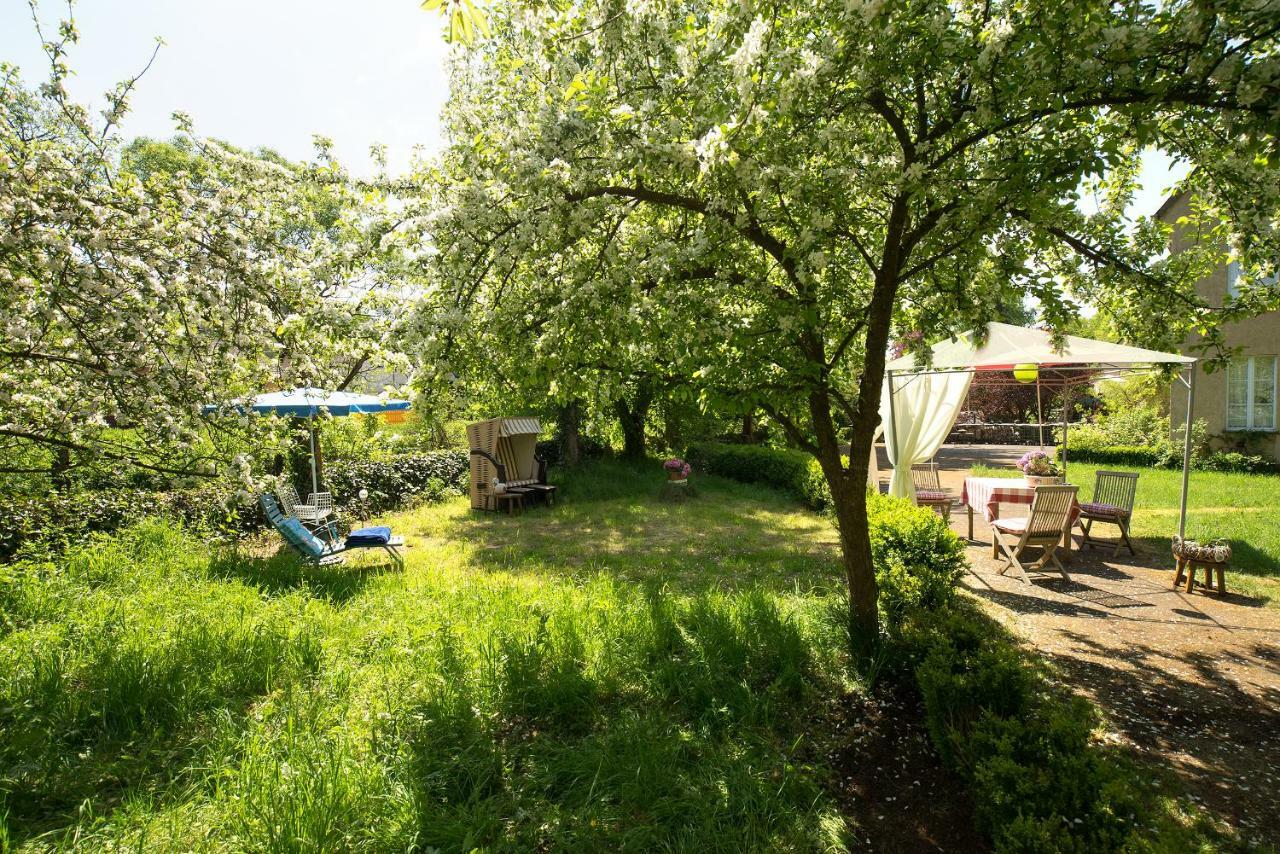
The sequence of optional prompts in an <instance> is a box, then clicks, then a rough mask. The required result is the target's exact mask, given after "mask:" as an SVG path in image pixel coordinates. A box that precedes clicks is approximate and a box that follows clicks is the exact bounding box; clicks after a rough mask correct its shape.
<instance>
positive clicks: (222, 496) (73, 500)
mask: <svg viewBox="0 0 1280 854" xmlns="http://www.w3.org/2000/svg"><path fill="white" fill-rule="evenodd" d="M325 476H326V478H327V481H328V486H329V489H330V491H331V492H332V493H333V497H334V503H335V504H336V505H337V506H338V507H339V509H340V510H341V509H343V508H347V507H350V506H352V505H353V504H355V502H356V501H358V500H359V499H358V494H359V492H360V490H361V489H362V488H363V489H367V490H368V491H369V499H368V502H367V509H368V510H370V511H371V512H375V513H376V512H382V511H385V510H389V509H392V508H395V507H400V506H403V505H404V504H406V503H408V502H409V501H410V500H413V499H415V498H418V497H421V496H424V495H425V496H428V497H432V498H435V497H439V496H440V495H442V494H444V493H445V492H446V491H448V490H453V489H465V488H466V486H467V479H468V477H469V462H468V455H467V452H466V451H437V452H432V453H426V454H411V455H406V456H402V457H396V458H393V459H391V460H388V461H386V462H373V461H357V460H341V461H334V462H331V463H330V464H329V465H328V466H326V467H325ZM147 516H159V517H164V518H169V519H174V520H177V521H179V522H181V523H182V524H183V525H184V526H185V527H187V528H190V529H192V530H194V531H197V532H199V533H201V534H203V535H206V536H210V537H219V538H234V537H236V536H239V535H242V534H245V533H249V532H252V531H255V530H259V529H261V528H262V527H263V526H264V525H265V520H264V519H263V518H262V513H261V510H260V509H259V507H258V505H257V502H253V501H250V502H247V503H246V502H242V501H241V500H239V499H237V497H236V494H235V492H234V491H232V490H229V489H228V488H227V487H226V486H225V485H216V486H207V487H204V488H201V489H194V490H182V491H177V492H148V491H146V490H136V489H135V490H115V491H106V490H94V491H82V492H73V493H67V494H58V493H52V494H49V495H43V496H38V497H34V498H28V497H17V496H0V560H5V559H7V558H9V557H11V556H12V555H13V554H14V553H15V552H16V551H17V550H18V549H19V548H20V547H21V546H22V545H23V544H25V543H43V544H46V545H48V546H51V547H53V548H62V547H65V545H67V544H68V543H74V542H76V541H78V540H81V539H83V538H84V537H85V536H86V535H87V534H90V533H95V532H110V531H115V530H117V529H119V528H123V527H125V526H126V525H129V524H132V523H133V522H137V521H138V520H140V519H142V518H144V517H147Z"/></svg>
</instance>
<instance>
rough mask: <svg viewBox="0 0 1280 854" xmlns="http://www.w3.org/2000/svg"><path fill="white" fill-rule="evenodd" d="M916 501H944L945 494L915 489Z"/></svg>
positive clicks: (945, 498) (931, 490)
mask: <svg viewBox="0 0 1280 854" xmlns="http://www.w3.org/2000/svg"><path fill="white" fill-rule="evenodd" d="M916 499H917V500H919V501H946V500H947V494H946V493H945V492H938V491H936V490H933V489H917V490H916Z"/></svg>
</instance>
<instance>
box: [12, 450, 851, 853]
mask: <svg viewBox="0 0 1280 854" xmlns="http://www.w3.org/2000/svg"><path fill="white" fill-rule="evenodd" d="M658 486H659V481H658V476H657V475H655V474H654V473H653V472H648V473H645V474H641V473H638V472H637V471H636V470H634V469H631V468H627V467H625V466H621V465H616V464H610V465H604V464H602V465H600V466H596V467H595V468H594V469H592V470H591V471H589V472H586V473H584V474H581V475H578V476H577V477H575V478H574V479H573V480H571V481H570V482H567V483H565V484H564V488H563V490H562V491H563V493H564V495H565V500H564V501H562V503H561V505H560V506H558V507H556V508H554V509H552V510H550V511H543V510H537V511H534V512H531V513H528V514H526V515H524V516H521V517H516V518H508V517H499V516H495V515H479V514H473V513H472V512H471V511H470V510H469V509H468V508H467V503H466V501H465V499H461V498H459V499H453V500H450V501H448V502H446V503H444V504H441V505H435V506H430V507H424V508H422V509H419V510H417V511H413V512H408V513H402V514H398V515H395V516H392V517H390V518H389V520H388V521H389V522H390V524H391V525H392V526H393V527H394V529H395V530H396V531H397V532H400V533H404V534H406V535H407V537H408V541H409V544H410V548H409V549H408V554H407V557H408V563H407V568H406V570H405V572H404V573H399V572H394V571H384V570H383V569H380V568H377V567H376V566H372V565H370V566H355V567H351V566H348V567H339V568H333V569H326V570H308V569H303V568H301V567H300V566H299V565H298V564H297V563H296V562H294V561H293V560H292V559H291V558H290V557H288V556H287V555H276V556H269V550H267V551H266V552H263V553H262V554H261V555H257V556H255V555H253V554H246V553H240V554H227V553H214V552H212V551H210V550H209V549H206V548H205V547H203V546H201V545H199V544H198V543H196V542H195V541H194V540H192V539H191V538H189V537H187V536H185V535H183V534H180V533H177V532H174V531H172V530H170V529H168V528H166V527H164V526H161V525H157V524H149V525H143V526H140V527H138V528H135V529H133V530H131V531H129V532H126V533H125V534H123V535H121V536H120V537H118V538H116V539H115V540H111V541H103V542H102V543H99V544H98V545H96V546H95V547H94V548H92V549H89V550H86V551H84V552H82V553H79V554H75V555H70V556H68V557H67V558H65V559H63V560H60V561H59V562H57V563H56V564H48V565H26V566H0V850H8V848H9V847H10V846H12V847H14V848H16V849H17V850H27V849H31V850H36V849H41V850H43V849H47V848H57V849H62V848H68V849H69V848H76V849H83V850H103V849H106V848H114V847H116V846H119V847H129V848H146V849H162V850H171V849H182V850H335V849H342V848H351V847H367V848H371V849H375V850H407V849H410V848H415V849H424V848H425V849H428V850H429V849H430V848H432V847H434V848H439V849H442V850H447V851H469V850H471V849H473V848H475V847H486V848H488V849H489V850H532V849H557V850H564V849H574V850H578V849H586V850H619V849H625V850H643V851H649V850H655V849H658V850H672V849H685V850H699V851H701V850H722V851H741V850H746V849H754V850H815V851H816V850H841V849H843V848H845V847H846V846H847V844H848V841H849V834H850V833H851V832H852V830H853V829H852V828H850V827H849V824H848V819H847V818H845V817H843V816H841V815H840V814H839V812H838V811H837V809H836V807H835V805H834V804H833V803H832V801H831V799H830V797H829V796H828V791H829V789H828V786H827V784H828V783H829V781H830V778H831V776H832V773H833V772H832V771H831V769H830V768H829V767H828V766H827V765H826V764H825V761H826V760H825V754H824V753H823V751H822V749H821V747H820V746H818V745H815V743H814V740H813V739H814V737H815V734H816V736H817V737H819V738H820V737H821V733H822V731H823V727H821V726H817V725H815V721H817V720H818V719H819V718H820V717H821V716H822V714H823V709H824V708H826V707H829V705H830V703H831V699H832V698H833V697H836V696H839V695H841V694H842V693H844V692H849V691H856V690H857V689H856V686H854V685H851V684H849V682H848V676H847V674H848V669H847V663H846V661H845V658H844V648H843V644H842V639H841V632H840V630H839V628H838V625H837V623H836V619H835V608H836V606H837V604H838V603H839V602H840V601H841V600H842V593H841V591H842V589H843V587H842V584H841V582H840V578H841V574H840V570H839V566H838V562H837V559H836V544H835V536H834V533H833V531H832V530H831V529H830V527H829V526H828V524H827V523H826V522H824V521H823V520H821V519H820V518H818V517H817V516H815V515H813V514H811V513H809V512H807V511H804V510H802V509H799V508H798V507H797V506H796V505H795V504H793V503H791V502H789V501H788V500H786V499H784V498H782V497H779V496H778V495H776V494H774V493H771V492H769V491H767V490H755V489H752V488H750V487H746V486H743V485H741V484H734V483H729V482H725V481H717V480H716V479H714V478H706V479H703V480H700V481H699V486H700V490H701V494H700V495H699V496H698V497H697V499H695V500H694V501H691V502H689V503H687V504H684V505H678V506H677V505H670V504H664V503H661V502H659V501H657V500H656V498H655V497H654V496H656V493H657V491H658ZM370 557H371V556H370Z"/></svg>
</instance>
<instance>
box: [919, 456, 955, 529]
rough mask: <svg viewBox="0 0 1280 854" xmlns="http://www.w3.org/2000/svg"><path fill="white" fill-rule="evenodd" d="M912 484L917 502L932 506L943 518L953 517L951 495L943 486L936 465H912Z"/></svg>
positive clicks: (924, 505)
mask: <svg viewBox="0 0 1280 854" xmlns="http://www.w3.org/2000/svg"><path fill="white" fill-rule="evenodd" d="M911 484H912V485H913V486H914V487H915V489H916V504H918V505H920V506H921V507H932V508H933V509H934V510H936V511H937V512H938V514H939V515H940V516H942V518H943V519H946V520H948V521H949V520H950V519H951V496H950V495H948V494H947V492H946V490H944V489H943V488H942V481H941V480H940V479H939V478H938V467H937V466H936V465H934V464H933V463H926V464H925V465H922V466H912V467H911Z"/></svg>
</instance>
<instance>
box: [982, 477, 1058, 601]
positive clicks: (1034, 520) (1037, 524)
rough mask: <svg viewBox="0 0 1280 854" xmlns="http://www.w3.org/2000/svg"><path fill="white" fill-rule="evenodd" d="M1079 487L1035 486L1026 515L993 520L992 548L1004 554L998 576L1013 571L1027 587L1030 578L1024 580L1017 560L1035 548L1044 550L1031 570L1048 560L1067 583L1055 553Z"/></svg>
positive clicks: (1040, 567) (1044, 564)
mask: <svg viewBox="0 0 1280 854" xmlns="http://www.w3.org/2000/svg"><path fill="white" fill-rule="evenodd" d="M1079 488H1080V487H1078V486H1038V487H1036V495H1035V498H1033V499H1032V500H1031V514H1030V515H1029V516H1022V517H1014V518H1012V519H997V520H995V521H994V522H992V523H991V530H992V534H993V535H994V537H995V540H996V545H998V546H999V547H1000V551H1002V552H1003V553H1004V560H1005V565H1004V566H1003V567H1001V569H1000V574H1001V575H1004V574H1005V573H1006V572H1008V571H1009V570H1010V569H1013V568H1016V569H1017V570H1018V573H1019V574H1020V575H1021V576H1022V580H1023V581H1025V582H1026V583H1027V584H1030V583H1031V579H1030V578H1028V577H1027V567H1024V566H1023V565H1022V561H1021V557H1022V553H1023V552H1024V551H1025V550H1026V549H1028V548H1031V547H1033V546H1038V547H1040V548H1042V549H1044V555H1043V556H1041V558H1040V560H1038V561H1036V563H1035V564H1034V565H1032V566H1031V567H1030V568H1031V569H1032V570H1033V571H1040V570H1043V569H1044V568H1045V567H1046V566H1047V565H1048V564H1049V562H1050V561H1052V562H1053V565H1054V566H1056V567H1057V568H1058V572H1061V573H1062V577H1063V578H1064V579H1066V580H1067V581H1070V580H1071V576H1069V575H1067V570H1066V569H1065V568H1064V567H1063V566H1062V562H1061V561H1059V560H1058V555H1057V554H1056V552H1057V550H1058V545H1059V544H1060V543H1061V542H1062V538H1063V537H1064V536H1066V534H1067V532H1068V530H1069V527H1068V526H1069V525H1070V524H1071V515H1072V512H1073V509H1074V507H1075V503H1076V492H1077V491H1078V490H1079Z"/></svg>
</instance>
